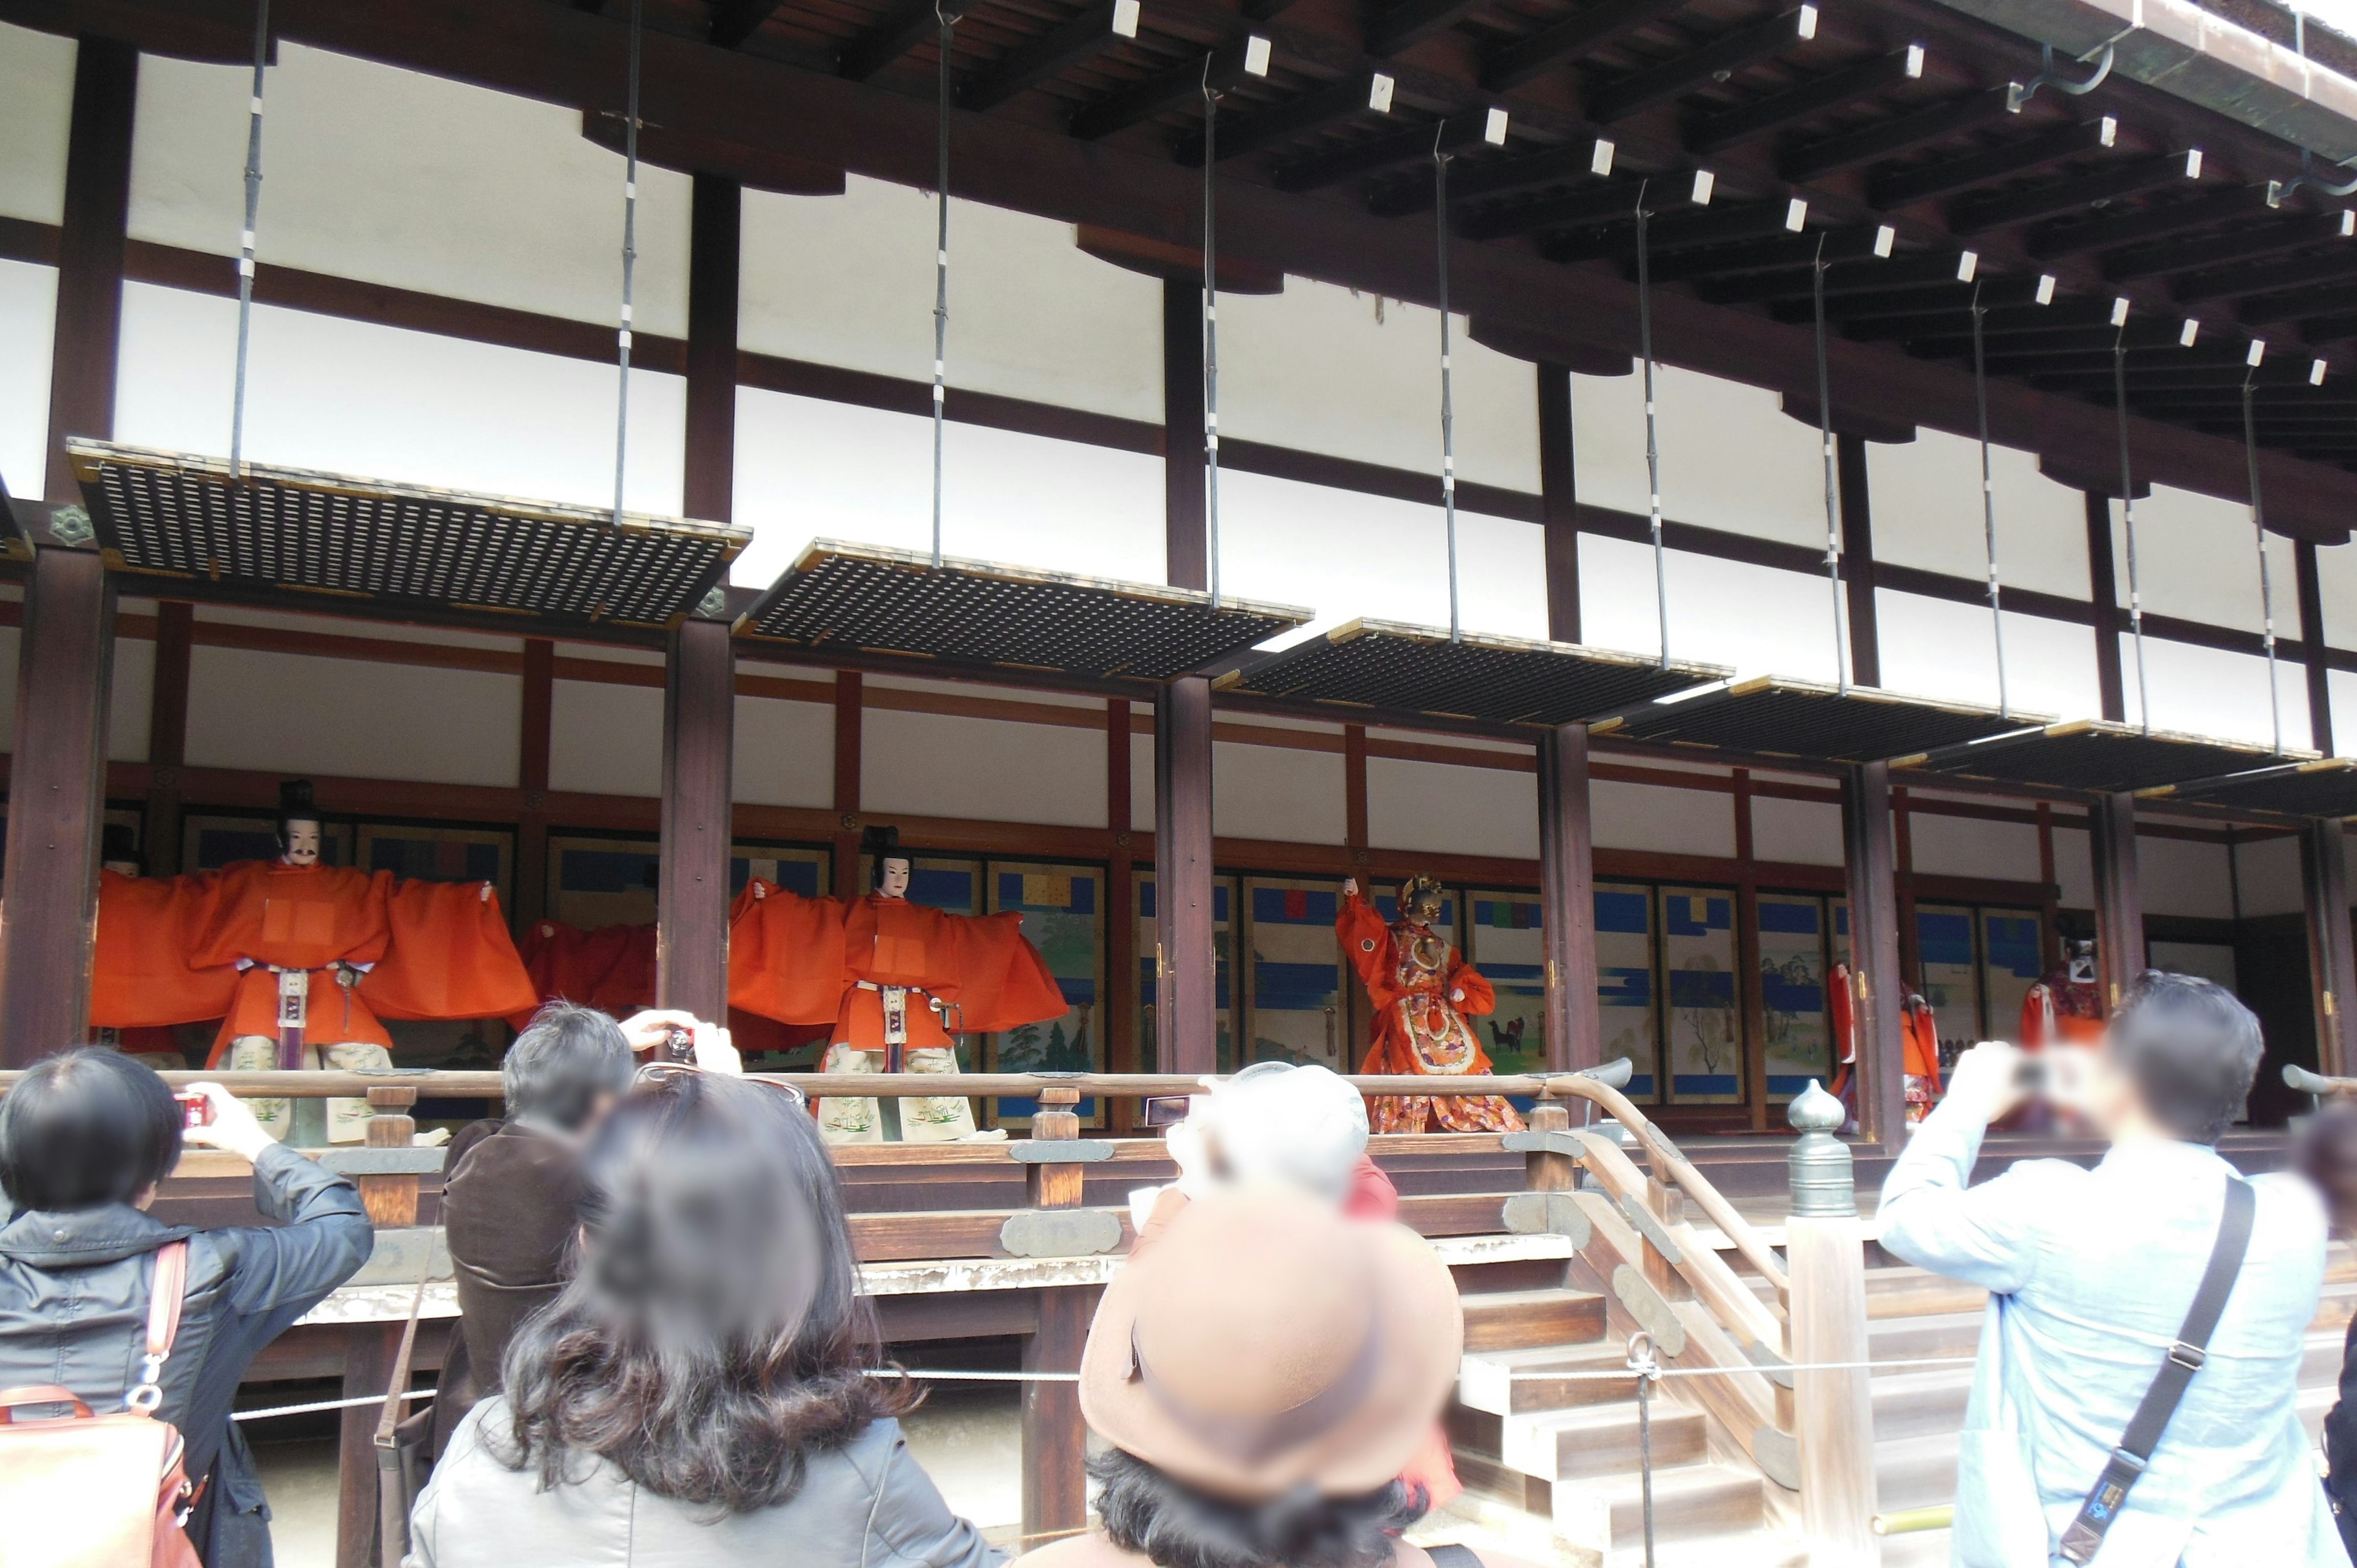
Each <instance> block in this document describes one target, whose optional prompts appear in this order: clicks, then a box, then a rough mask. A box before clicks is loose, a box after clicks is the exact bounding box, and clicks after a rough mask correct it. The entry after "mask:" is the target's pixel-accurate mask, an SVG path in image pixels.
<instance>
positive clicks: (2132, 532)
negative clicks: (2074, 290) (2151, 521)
mask: <svg viewBox="0 0 2357 1568" xmlns="http://www.w3.org/2000/svg"><path fill="white" fill-rule="evenodd" d="M2112 398H2113V402H2114V404H2115V407H2116V408H2117V410H2118V412H2119V427H2120V517H2121V520H2122V521H2123V522H2124V523H2125V524H2126V532H2127V541H2128V630H2129V631H2130V632H2131V633H2133V634H2134V636H2135V638H2136V719H2137V722H2138V724H2139V725H2140V726H2141V727H2142V728H2143V730H2144V732H2145V734H2147V735H2150V734H2151V733H2152V703H2151V700H2150V699H2151V687H2150V685H2149V684H2148V683H2147V681H2146V679H2145V662H2144V587H2143V585H2142V584H2141V583H2140V582H2139V581H2138V580H2137V577H2136V498H2135V496H2134V494H2133V492H2134V490H2135V489H2136V486H2135V484H2134V483H2133V482H2132V478H2131V476H2130V474H2129V472H2128V323H2127V317H2126V315H2125V314H2124V315H2122V317H2120V325H2119V334H2118V336H2117V337H2116V338H2114V339H2113V341H2112Z"/></svg>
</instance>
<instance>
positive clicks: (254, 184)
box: [229, 0, 270, 479]
mask: <svg viewBox="0 0 2357 1568" xmlns="http://www.w3.org/2000/svg"><path fill="white" fill-rule="evenodd" d="M269 60H270V0H254V5H253V97H252V98H251V99H250V100H248V102H247V108H246V118H245V227H244V228H243V229H242V231H240V232H239V234H238V242H237V245H238V251H237V383H236V388H235V390H234V391H233V392H231V394H230V411H229V477H230V478H232V479H235V478H242V476H243V475H244V473H245V361H246V349H247V342H248V339H249V338H250V336H251V334H252V330H253V225H254V220H255V219H256V218H258V217H259V216H260V214H261V211H262V84H263V69H264V66H266V65H267V64H268V63H269Z"/></svg>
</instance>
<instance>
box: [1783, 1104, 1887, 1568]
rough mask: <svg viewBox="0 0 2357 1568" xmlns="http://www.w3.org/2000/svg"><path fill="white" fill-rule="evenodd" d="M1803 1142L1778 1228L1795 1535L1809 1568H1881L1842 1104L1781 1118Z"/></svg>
mask: <svg viewBox="0 0 2357 1568" xmlns="http://www.w3.org/2000/svg"><path fill="white" fill-rule="evenodd" d="M1787 1115H1788V1117H1789V1118H1790V1120H1791V1122H1792V1126H1793V1129H1794V1130H1795V1131H1797V1132H1798V1133H1800V1134H1801V1138H1800V1141H1799V1142H1798V1143H1796V1144H1794V1145H1793V1146H1792V1154H1791V1155H1789V1156H1788V1159H1789V1163H1790V1166H1791V1171H1792V1214H1791V1217H1790V1218H1789V1219H1786V1220H1785V1222H1784V1258H1785V1264H1786V1266H1787V1268H1788V1269H1789V1270H1790V1271H1791V1277H1792V1319H1791V1329H1790V1332H1791V1348H1792V1360H1793V1362H1794V1364H1795V1365H1796V1366H1797V1367H1806V1366H1811V1365H1817V1366H1824V1365H1826V1364H1829V1363H1830V1364H1841V1365H1842V1366H1843V1369H1842V1370H1838V1371H1798V1370H1796V1371H1795V1372H1793V1374H1792V1406H1793V1416H1794V1421H1795V1423H1796V1426H1795V1430H1794V1432H1793V1437H1794V1438H1795V1439H1796V1440H1797V1442H1798V1444H1799V1445H1800V1457H1801V1530H1802V1534H1803V1537H1804V1538H1805V1539H1806V1541H1807V1542H1808V1548H1809V1562H1810V1563H1811V1564H1812V1565H1813V1568H1878V1565H1879V1564H1880V1563H1881V1561H1882V1546H1881V1542H1880V1541H1879V1540H1878V1538H1877V1537H1876V1536H1875V1534H1874V1530H1873V1528H1872V1526H1873V1520H1874V1515H1875V1477H1874V1399H1873V1390H1872V1383H1871V1381H1870V1377H1869V1374H1868V1373H1867V1370H1866V1369H1865V1368H1864V1367H1863V1366H1859V1365H1856V1363H1860V1362H1863V1361H1864V1360H1865V1359H1867V1320H1866V1232H1865V1228H1864V1227H1863V1226H1862V1225H1861V1224H1860V1223H1859V1222H1858V1218H1857V1185H1856V1179H1857V1178H1856V1176H1855V1174H1854V1172H1853V1170H1852V1166H1851V1158H1850V1151H1849V1147H1848V1145H1847V1144H1844V1143H1842V1142H1841V1140H1840V1139H1838V1138H1836V1137H1835V1135H1834V1134H1835V1132H1836V1130H1838V1129H1839V1128H1840V1126H1841V1124H1842V1122H1843V1121H1844V1120H1845V1117H1846V1113H1845V1112H1844V1111H1843V1109H1842V1105H1841V1102H1840V1101H1837V1100H1835V1098H1834V1097H1833V1096H1832V1095H1830V1094H1827V1093H1825V1092H1824V1090H1822V1089H1820V1088H1818V1087H1817V1086H1816V1085H1815V1084H1811V1085H1810V1086H1809V1088H1808V1090H1806V1092H1804V1093H1803V1094H1802V1095H1801V1096H1800V1097H1799V1098H1798V1099H1796V1100H1794V1101H1792V1108H1791V1110H1790V1111H1789V1112H1787Z"/></svg>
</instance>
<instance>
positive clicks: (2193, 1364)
mask: <svg viewBox="0 0 2357 1568" xmlns="http://www.w3.org/2000/svg"><path fill="white" fill-rule="evenodd" d="M2257 1201H2258V1195H2257V1193H2256V1192H2255V1191H2254V1190H2253V1188H2252V1187H2251V1184H2250V1183H2249V1182H2247V1181H2244V1179H2243V1178H2242V1177H2240V1176H2230V1177H2228V1178H2227V1180H2226V1211H2225V1213H2224V1214H2222V1215H2221V1216H2220V1217H2219V1220H2218V1240H2217V1241H2216V1243H2215V1244H2214V1245H2212V1247H2211V1249H2210V1266H2209V1267H2208V1268H2207V1269H2205V1270H2203V1271H2202V1274H2201V1289H2199V1290H2197V1291H2195V1292H2194V1293H2193V1305H2191V1306H2190V1307H2188V1308H2187V1309H2186V1313H2185V1325H2184V1326H2183V1327H2181V1328H2179V1330H2178V1331H2177V1343H2176V1344H2174V1345H2171V1346H2170V1347H2169V1356H2168V1359H2165V1360H2163V1361H2162V1362H2161V1364H2160V1370H2159V1372H2158V1374H2156V1375H2155V1376H2154V1378H2153V1380H2152V1387H2150V1388H2148V1389H2147V1390H2145V1391H2144V1400H2143V1402H2141V1403H2139V1404H2138V1405H2137V1406H2136V1414H2135V1415H2133V1416H2131V1417H2130V1418H2129V1419H2128V1429H2127V1431H2126V1434H2123V1435H2122V1436H2121V1438H2120V1445H2119V1446H2118V1447H2116V1448H2115V1449H2113V1450H2112V1457H2111V1459H2110V1461H2109V1462H2108V1463H2106V1464H2105V1465H2104V1473H2103V1474H2102V1475H2101V1476H2098V1477H2095V1489H2094V1490H2093V1491H2092V1492H2089V1493H2088V1494H2087V1500H2086V1501H2085V1502H2083V1503H2081V1504H2080V1505H2079V1517H2078V1518H2077V1519H2074V1520H2072V1521H2071V1528H2070V1529H2069V1530H2064V1531H2063V1532H2062V1556H2063V1558H2064V1559H2065V1560H2066V1561H2068V1562H2071V1563H2076V1564H2078V1565H2079V1568H2086V1564H2087V1563H2089V1562H2090V1561H2091V1560H2093V1557H2094V1555H2095V1550H2096V1548H2098V1547H2100V1546H2102V1545H2103V1544H2104V1531H2106V1530H2110V1529H2111V1528H2112V1525H2113V1523H2114V1521H2115V1520H2117V1519H2118V1518H2119V1517H2120V1509H2122V1508H2124V1507H2126V1504H2127V1500H2128V1491H2129V1488H2131V1487H2134V1486H2135V1485H2136V1479H2137V1477H2140V1476H2142V1475H2143V1474H2144V1471H2145V1466H2146V1465H2147V1464H2148V1463H2150V1462H2151V1459H2152V1451H2153V1450H2154V1449H2156V1448H2158V1447H2159V1446H2160V1437H2161V1434H2162V1433H2164V1432H2166V1431H2168V1430H2169V1417H2170V1416H2172V1415H2175V1414H2176V1413H2177V1406H2178V1402H2179V1401H2181V1400H2182V1399H2184V1398H2185V1390H2186V1386H2187V1385H2188V1384H2190V1383H2191V1382H2192V1381H2193V1374H2194V1373H2196V1372H2198V1371H2200V1370H2201V1363H2202V1361H2203V1360H2204V1359H2206V1357H2205V1355H2204V1351H2205V1349H2206V1348H2207V1347H2208V1346H2209V1343H2210V1336H2211V1335H2212V1333H2213V1332H2215V1331H2216V1329H2217V1327H2218V1317H2219V1315H2220V1314H2222V1313H2223V1312H2224V1311H2225V1310H2226V1298H2227V1296H2229V1295H2230V1294H2233V1289H2234V1276H2235V1275H2237V1274H2238V1273H2241V1272H2242V1269H2243V1254H2244V1253H2245V1252H2247V1251H2250V1246H2251V1215H2252V1211H2253V1209H2254V1208H2255V1206H2256V1204H2257Z"/></svg>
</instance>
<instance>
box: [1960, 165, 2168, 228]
mask: <svg viewBox="0 0 2357 1568" xmlns="http://www.w3.org/2000/svg"><path fill="white" fill-rule="evenodd" d="M2200 178H2201V149H2199V148H2195V149H2194V150H2193V151H2191V152H2184V153H2168V154H2164V155H2163V156H2159V157H2157V158H2146V159H2143V160H2141V161H2139V162H2136V163H2133V164H2129V165H2127V166H2126V167H2123V168H2112V169H2104V170H2101V171H2100V172H2098V173H2095V174H2083V175H2079V176H2076V177H2072V178H2070V179H2058V180H2054V181H2051V182H2050V183H2048V184H2045V185H2040V186H2034V187H2032V188H2029V189H2028V190H2008V191H2001V192H1999V193H1997V194H1996V195H1994V196H1984V197H1978V198H1975V199H1973V200H1970V201H1964V202H1959V203H1958V204H1957V205H1956V206H1955V207H1954V208H1953V209H1951V210H1950V211H1949V213H1948V231H1949V232H1951V233H1953V234H1979V233H1985V232H1986V231H1989V230H1991V229H2009V228H2011V227H2012V226H2013V225H2015V224H2017V223H2029V222H2033V221H2035V220H2038V219H2040V218H2051V217H2053V216H2054V215H2056V214H2057V213H2061V212H2083V211H2084V210H2086V209H2088V208H2090V207H2092V206H2094V205H2096V204H2097V203H2099V202H2106V201H2117V200H2120V199H2122V198H2125V197H2130V196H2139V195H2142V194H2143V193H2144V192H2146V191H2148V190H2158V189H2161V188H2164V187H2167V186H2172V185H2190V184H2192V183H2193V182H2194V181H2195V180H2198V179H2200Z"/></svg>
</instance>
